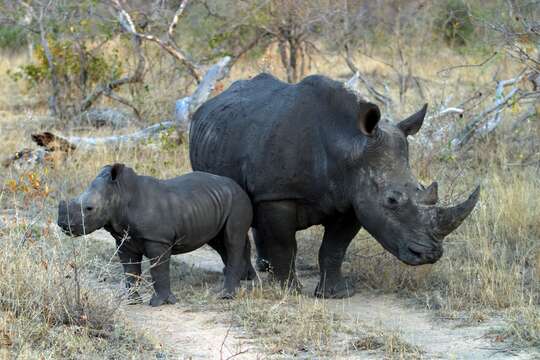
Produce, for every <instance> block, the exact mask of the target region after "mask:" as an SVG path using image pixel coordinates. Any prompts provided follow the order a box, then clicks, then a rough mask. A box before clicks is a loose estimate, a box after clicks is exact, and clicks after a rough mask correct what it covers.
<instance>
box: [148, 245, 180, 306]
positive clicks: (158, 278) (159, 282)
mask: <svg viewBox="0 0 540 360" xmlns="http://www.w3.org/2000/svg"><path fill="white" fill-rule="evenodd" d="M144 250H145V254H146V256H147V257H148V258H149V259H150V264H151V266H150V275H151V276H152V281H153V283H154V295H152V299H150V305H151V306H160V305H163V304H175V303H176V297H175V296H174V295H173V293H172V292H171V280H170V277H169V271H170V264H169V263H170V259H171V249H170V246H168V245H166V244H162V243H157V242H152V241H146V242H145V245H144Z"/></svg>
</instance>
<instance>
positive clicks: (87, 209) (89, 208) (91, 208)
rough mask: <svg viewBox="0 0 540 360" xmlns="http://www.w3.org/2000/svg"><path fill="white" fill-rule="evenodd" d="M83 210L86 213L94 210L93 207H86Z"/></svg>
mask: <svg viewBox="0 0 540 360" xmlns="http://www.w3.org/2000/svg"><path fill="white" fill-rule="evenodd" d="M84 210H86V211H93V210H94V207H93V206H87V207H85V208H84Z"/></svg>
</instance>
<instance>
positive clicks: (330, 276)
mask: <svg viewBox="0 0 540 360" xmlns="http://www.w3.org/2000/svg"><path fill="white" fill-rule="evenodd" d="M360 227H361V226H360V224H359V223H358V220H356V216H355V215H354V213H353V212H351V213H349V214H347V215H346V216H344V217H340V218H337V219H333V220H331V221H328V222H327V223H326V224H325V225H324V237H323V241H322V244H321V248H320V249H319V266H320V268H321V269H320V270H321V279H320V280H319V284H318V285H317V288H316V289H315V296H317V297H324V298H336V299H339V298H344V297H350V296H352V295H353V294H354V286H353V284H352V283H351V281H350V280H349V279H346V278H344V277H343V275H342V273H341V265H342V264H343V258H344V257H345V252H346V251H347V247H348V246H349V244H350V243H351V241H352V239H353V238H354V237H355V235H356V234H357V233H358V231H359V230H360Z"/></svg>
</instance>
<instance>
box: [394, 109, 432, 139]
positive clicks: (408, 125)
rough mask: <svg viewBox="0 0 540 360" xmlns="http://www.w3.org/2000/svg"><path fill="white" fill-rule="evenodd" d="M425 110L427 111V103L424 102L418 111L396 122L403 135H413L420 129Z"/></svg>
mask: <svg viewBox="0 0 540 360" xmlns="http://www.w3.org/2000/svg"><path fill="white" fill-rule="evenodd" d="M426 111H427V104H424V106H423V107H422V109H420V111H418V112H417V113H416V114H413V115H411V116H409V117H408V118H406V119H405V120H403V121H401V122H399V123H398V124H397V126H398V128H400V129H401V131H403V133H404V134H405V136H409V135H414V134H416V133H417V132H418V130H420V128H421V127H422V123H423V122H424V118H425V117H426Z"/></svg>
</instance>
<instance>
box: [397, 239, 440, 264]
mask: <svg viewBox="0 0 540 360" xmlns="http://www.w3.org/2000/svg"><path fill="white" fill-rule="evenodd" d="M442 255H443V247H442V245H441V244H440V243H438V242H437V243H433V244H432V245H431V246H424V245H416V244H412V245H409V246H407V248H406V249H404V251H400V254H399V259H400V260H401V261H403V262H404V263H405V264H407V265H424V264H434V263H436V262H437V260H439V259H440V258H441V256H442Z"/></svg>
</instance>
